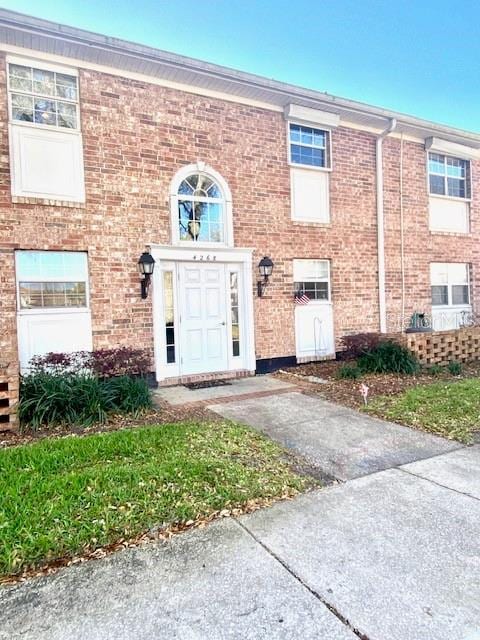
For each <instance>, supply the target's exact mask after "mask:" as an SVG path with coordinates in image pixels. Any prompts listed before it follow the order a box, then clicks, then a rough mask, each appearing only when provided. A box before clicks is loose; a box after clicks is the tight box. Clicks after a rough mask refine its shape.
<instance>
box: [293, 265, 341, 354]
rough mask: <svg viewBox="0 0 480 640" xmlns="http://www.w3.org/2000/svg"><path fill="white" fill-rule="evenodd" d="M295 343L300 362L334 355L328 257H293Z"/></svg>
mask: <svg viewBox="0 0 480 640" xmlns="http://www.w3.org/2000/svg"><path fill="white" fill-rule="evenodd" d="M293 279H294V289H295V301H296V302H298V303H299V304H295V342H296V355H297V360H298V361H299V362H302V361H307V360H315V359H320V358H325V357H328V356H334V355H335V339H334V331H333V307H332V301H331V287H330V263H329V261H328V260H294V261H293Z"/></svg>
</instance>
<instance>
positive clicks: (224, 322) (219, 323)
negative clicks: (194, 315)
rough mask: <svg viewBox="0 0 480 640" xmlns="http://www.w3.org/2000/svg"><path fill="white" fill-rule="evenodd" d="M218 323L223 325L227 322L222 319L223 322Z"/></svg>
mask: <svg viewBox="0 0 480 640" xmlns="http://www.w3.org/2000/svg"><path fill="white" fill-rule="evenodd" d="M219 324H221V325H222V326H225V325H226V324H227V323H226V322H225V320H224V321H223V322H220V323H219Z"/></svg>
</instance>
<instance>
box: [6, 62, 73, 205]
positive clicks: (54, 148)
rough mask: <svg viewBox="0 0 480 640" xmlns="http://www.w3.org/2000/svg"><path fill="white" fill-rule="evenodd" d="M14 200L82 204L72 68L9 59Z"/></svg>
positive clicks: (11, 171)
mask: <svg viewBox="0 0 480 640" xmlns="http://www.w3.org/2000/svg"><path fill="white" fill-rule="evenodd" d="M7 78H8V103H9V125H8V128H9V141H10V174H11V190H12V196H14V197H21V198H40V199H42V200H53V201H59V202H79V203H83V202H85V183H84V168H83V143H82V134H81V131H80V111H79V86H78V72H77V70H76V69H71V68H67V67H63V66H60V65H53V64H50V63H46V62H45V63H44V62H40V61H35V60H27V59H24V58H22V57H18V56H8V57H7Z"/></svg>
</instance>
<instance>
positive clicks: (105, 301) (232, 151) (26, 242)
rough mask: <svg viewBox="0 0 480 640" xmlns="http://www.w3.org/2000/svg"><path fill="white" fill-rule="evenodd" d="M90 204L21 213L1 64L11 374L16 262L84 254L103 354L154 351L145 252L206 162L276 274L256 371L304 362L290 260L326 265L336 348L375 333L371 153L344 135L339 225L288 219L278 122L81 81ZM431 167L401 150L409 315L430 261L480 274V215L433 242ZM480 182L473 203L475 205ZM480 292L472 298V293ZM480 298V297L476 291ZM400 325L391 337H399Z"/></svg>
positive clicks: (1, 280) (395, 307) (0, 212)
mask: <svg viewBox="0 0 480 640" xmlns="http://www.w3.org/2000/svg"><path fill="white" fill-rule="evenodd" d="M80 90H81V119H82V132H83V140H84V158H85V182H86V204H85V206H82V207H77V206H73V207H72V206H58V205H52V204H44V203H40V202H36V201H34V200H31V201H28V200H27V201H24V202H17V203H12V199H11V195H10V175H9V155H8V138H7V106H6V105H7V101H6V78H5V64H4V61H3V60H1V61H0V120H1V125H2V126H1V129H0V131H1V139H0V267H1V271H0V305H1V316H0V331H1V333H0V336H1V337H0V341H1V342H0V346H1V348H2V358H3V359H7V360H8V361H12V362H14V361H15V354H16V352H17V344H16V335H15V280H14V259H13V251H14V249H15V248H22V249H50V250H60V249H69V250H79V251H88V256H89V270H90V289H91V290H90V294H91V306H92V323H93V339H94V346H95V347H107V346H115V345H132V344H134V345H136V346H138V347H146V348H148V349H150V350H151V351H152V350H153V327H152V309H151V298H148V299H147V300H141V299H140V296H139V282H138V274H137V272H136V262H137V260H138V256H139V255H140V253H141V252H142V250H143V248H144V246H145V245H146V244H149V243H160V244H168V243H169V241H170V221H169V203H168V188H169V184H170V181H171V179H172V177H173V175H174V174H175V172H176V171H177V170H178V169H179V168H180V167H182V166H184V165H186V164H190V163H192V162H195V161H197V160H202V161H204V162H206V163H207V164H209V165H211V166H212V167H213V168H215V169H216V170H217V171H219V172H220V173H221V174H222V175H223V176H224V178H225V179H226V180H227V182H228V184H229V186H230V189H231V191H232V195H233V218H234V236H235V245H236V246H238V247H242V246H244V247H250V246H254V247H255V253H254V257H253V261H254V273H256V272H257V267H256V265H257V264H258V261H259V259H260V258H261V257H262V256H263V255H269V256H271V257H272V259H273V260H274V262H275V270H274V274H273V277H272V278H271V285H270V286H269V288H268V289H267V294H266V296H265V297H264V298H262V299H259V298H257V297H256V294H255V292H254V301H255V331H256V337H255V339H256V356H257V358H274V357H278V356H289V355H294V353H295V336H294V322H293V318H294V305H293V274H292V260H293V258H325V259H330V260H331V266H332V296H333V302H334V323H335V334H336V336H337V338H338V337H340V336H341V335H343V334H345V333H355V332H360V331H375V330H378V325H379V317H378V288H377V257H376V210H375V139H374V137H373V135H371V134H369V133H365V132H360V131H357V130H353V129H347V128H343V127H339V128H338V129H337V130H335V131H334V132H333V135H332V149H333V171H332V173H331V182H330V202H331V224H328V225H322V224H308V223H294V222H292V221H291V219H290V189H289V168H288V165H287V161H286V159H287V148H286V128H285V122H284V120H283V116H282V114H280V113H275V112H271V111H267V110H263V109H260V108H255V107H249V106H243V105H239V104H235V103H230V102H226V101H221V100H217V99H212V98H203V97H200V96H196V95H193V94H187V93H182V92H179V91H177V90H173V89H168V88H162V87H159V86H155V85H149V84H146V83H142V82H138V81H134V80H129V79H122V78H119V77H116V76H110V75H106V74H101V73H97V72H94V71H90V70H88V71H87V70H81V71H80ZM399 154H400V142H399V141H398V140H396V139H388V140H386V141H385V158H384V168H385V212H386V255H387V295H388V312H389V316H392V317H396V316H398V314H399V309H400V286H399V189H398V184H399V169H398V162H399ZM425 166H426V165H425V153H424V151H423V149H422V147H421V145H418V144H412V143H410V142H409V143H405V144H404V187H405V194H404V211H405V241H406V283H407V314H409V313H410V312H411V311H412V310H414V309H416V308H418V307H419V305H420V306H421V305H428V303H429V296H430V294H429V270H428V263H429V261H431V260H442V261H443V260H449V259H451V260H455V259H457V260H462V261H471V262H473V263H475V265H474V276H475V273H476V271H477V270H478V266H477V265H478V250H477V249H476V246H478V237H477V236H478V232H479V223H478V218H479V212H478V207H476V208H475V209H474V211H473V212H472V228H473V231H474V234H473V235H472V236H471V237H459V236H455V237H452V236H451V235H450V234H449V235H444V236H442V235H441V234H431V233H430V232H429V231H428V214H427V204H428V199H427V193H426V176H425V171H426V168H425ZM478 180H479V177H478V170H477V169H476V168H475V171H474V185H473V191H474V193H475V192H477V188H476V187H477V186H478V184H477V183H478ZM476 286H477V285H476ZM477 293H480V291H478V286H477ZM393 324H394V323H393V321H392V322H390V325H389V329H390V330H394V329H395V327H394V326H393Z"/></svg>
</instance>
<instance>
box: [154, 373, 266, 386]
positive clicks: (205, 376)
mask: <svg viewBox="0 0 480 640" xmlns="http://www.w3.org/2000/svg"><path fill="white" fill-rule="evenodd" d="M254 375H255V371H249V370H248V369H238V370H237V371H216V372H213V373H196V374H190V375H186V376H177V377H174V378H164V379H163V380H159V382H158V386H159V387H172V386H175V385H179V384H182V385H187V384H194V383H198V382H212V381H225V380H236V379H238V378H247V377H249V376H254Z"/></svg>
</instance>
